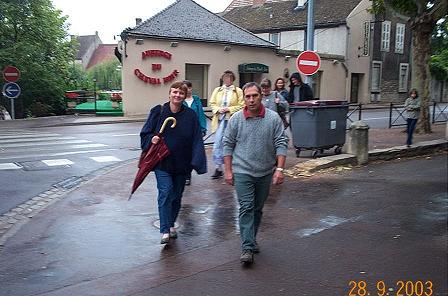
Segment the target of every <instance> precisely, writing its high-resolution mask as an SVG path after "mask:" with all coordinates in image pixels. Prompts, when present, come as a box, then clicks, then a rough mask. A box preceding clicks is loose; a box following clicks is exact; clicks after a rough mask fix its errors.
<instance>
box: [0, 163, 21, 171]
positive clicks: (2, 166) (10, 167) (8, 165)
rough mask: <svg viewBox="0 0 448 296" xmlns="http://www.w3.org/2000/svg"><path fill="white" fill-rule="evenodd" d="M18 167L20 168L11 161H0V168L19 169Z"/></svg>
mask: <svg viewBox="0 0 448 296" xmlns="http://www.w3.org/2000/svg"><path fill="white" fill-rule="evenodd" d="M19 169H21V167H20V166H18V165H16V164H15V163H12V162H9V163H0V170H19Z"/></svg>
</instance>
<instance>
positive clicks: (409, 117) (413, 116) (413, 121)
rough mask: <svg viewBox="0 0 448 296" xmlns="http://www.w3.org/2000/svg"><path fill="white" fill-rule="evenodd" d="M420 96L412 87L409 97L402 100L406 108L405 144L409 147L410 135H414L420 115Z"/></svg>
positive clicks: (410, 142)
mask: <svg viewBox="0 0 448 296" xmlns="http://www.w3.org/2000/svg"><path fill="white" fill-rule="evenodd" d="M420 104H421V103H420V98H419V97H418V92H417V90H416V89H415V88H414V89H412V90H411V91H410V92H409V98H407V99H406V101H405V102H404V108H405V110H406V133H407V135H408V136H407V139H406V145H407V146H408V147H410V146H411V145H412V137H413V135H414V131H415V126H416V125H417V121H418V118H419V116H420Z"/></svg>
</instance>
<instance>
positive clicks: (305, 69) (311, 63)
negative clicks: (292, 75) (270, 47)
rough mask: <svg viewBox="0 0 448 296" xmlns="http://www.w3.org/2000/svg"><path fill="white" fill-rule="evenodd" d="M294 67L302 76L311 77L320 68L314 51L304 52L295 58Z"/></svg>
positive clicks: (317, 56) (318, 59)
mask: <svg viewBox="0 0 448 296" xmlns="http://www.w3.org/2000/svg"><path fill="white" fill-rule="evenodd" d="M296 66H297V70H299V72H300V73H302V74H303V75H313V74H314V73H316V72H317V70H319V68H320V57H319V55H318V54H317V53H315V52H314V51H309V50H307V51H304V52H302V53H301V54H299V56H298V57H297V60H296Z"/></svg>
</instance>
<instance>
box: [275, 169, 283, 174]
mask: <svg viewBox="0 0 448 296" xmlns="http://www.w3.org/2000/svg"><path fill="white" fill-rule="evenodd" d="M275 170H276V171H279V172H282V173H283V171H284V170H285V169H284V168H275Z"/></svg>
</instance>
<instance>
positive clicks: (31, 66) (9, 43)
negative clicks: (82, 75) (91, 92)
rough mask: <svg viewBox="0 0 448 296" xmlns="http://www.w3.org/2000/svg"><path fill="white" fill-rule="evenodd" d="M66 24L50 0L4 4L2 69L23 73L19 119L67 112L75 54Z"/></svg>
mask: <svg viewBox="0 0 448 296" xmlns="http://www.w3.org/2000/svg"><path fill="white" fill-rule="evenodd" d="M65 21H66V17H64V16H61V11H59V10H56V9H55V8H54V7H53V5H52V3H51V1H50V0H0V67H1V68H2V69H3V68H4V67H5V66H7V65H13V66H16V67H17V68H19V69H20V71H21V74H22V75H21V79H20V80H19V82H18V83H19V85H20V87H21V88H22V94H21V96H20V99H19V100H16V102H17V103H18V104H17V108H16V109H17V111H18V112H17V114H18V115H19V117H24V116H25V115H50V114H63V113H64V112H65V103H64V90H65V88H66V85H67V84H68V82H69V71H68V70H69V67H70V65H71V63H72V62H73V60H74V54H75V46H74V45H75V44H74V43H75V41H72V40H70V38H68V35H67V25H66V23H65ZM36 108H37V109H42V108H43V109H45V110H40V111H42V112H40V111H39V110H37V111H36ZM38 113H39V114H38ZM42 113H43V114H42ZM46 113H48V114H46Z"/></svg>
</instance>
